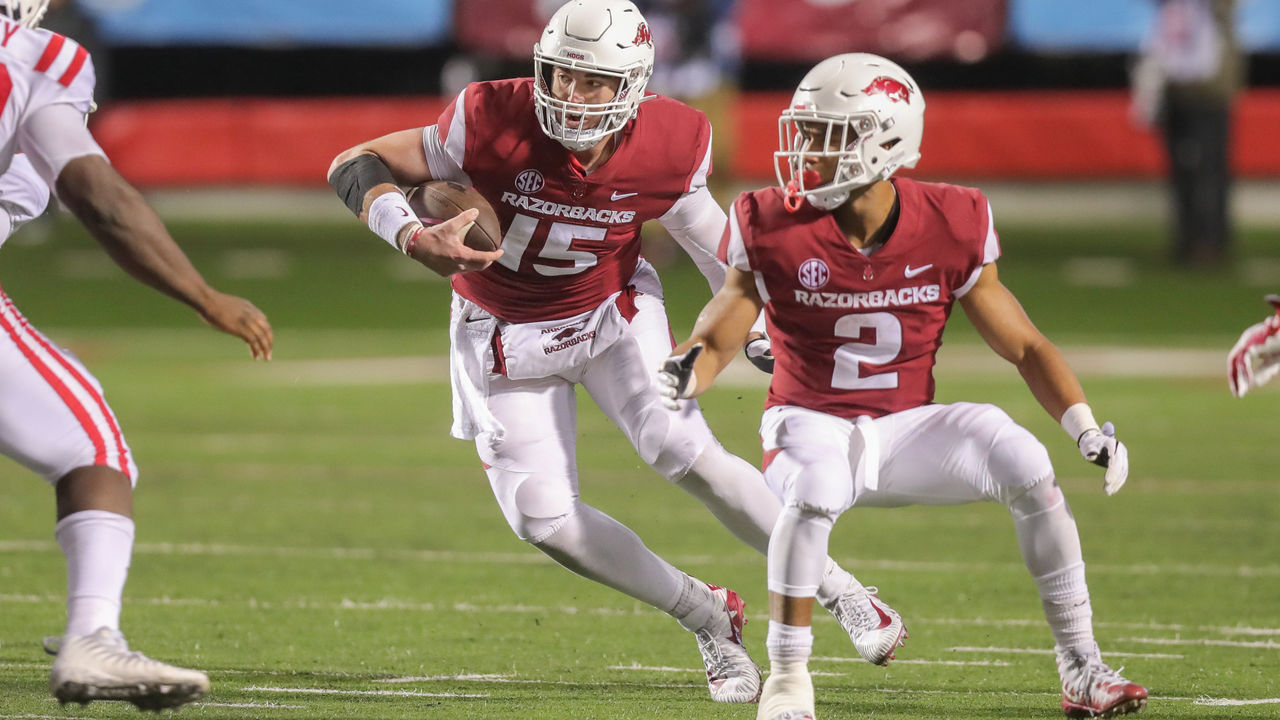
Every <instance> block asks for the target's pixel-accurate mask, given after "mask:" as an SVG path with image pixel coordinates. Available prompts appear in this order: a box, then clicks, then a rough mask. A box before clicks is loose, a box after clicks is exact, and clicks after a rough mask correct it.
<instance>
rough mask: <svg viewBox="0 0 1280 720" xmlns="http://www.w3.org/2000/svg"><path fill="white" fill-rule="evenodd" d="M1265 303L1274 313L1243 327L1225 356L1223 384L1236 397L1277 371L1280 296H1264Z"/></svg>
mask: <svg viewBox="0 0 1280 720" xmlns="http://www.w3.org/2000/svg"><path fill="white" fill-rule="evenodd" d="M1267 302H1269V303H1271V305H1272V307H1274V308H1275V309H1276V314H1275V315H1272V316H1271V317H1269V318H1267V319H1266V320H1263V321H1262V322H1260V323H1258V324H1256V325H1251V326H1250V327H1249V328H1248V329H1247V330H1245V331H1244V333H1243V334H1241V335H1240V339H1239V340H1237V341H1236V344H1235V347H1233V348H1231V352H1230V354H1228V355H1227V384H1228V385H1230V386H1231V393H1232V394H1233V395H1235V396H1236V397H1244V394H1245V393H1247V392H1249V390H1251V389H1253V388H1256V387H1261V386H1263V385H1265V384H1266V383H1267V382H1268V381H1269V380H1271V378H1273V377H1275V376H1276V373H1277V372H1280V295H1268V296H1267Z"/></svg>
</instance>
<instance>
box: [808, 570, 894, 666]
mask: <svg viewBox="0 0 1280 720" xmlns="http://www.w3.org/2000/svg"><path fill="white" fill-rule="evenodd" d="M877 592H879V591H878V590H877V589H876V588H874V587H867V588H863V587H859V586H857V585H853V586H851V587H850V589H849V590H846V591H845V592H843V593H841V594H840V595H839V596H837V597H836V599H835V600H834V601H832V602H831V604H829V605H824V607H826V608H827V610H830V611H831V614H832V615H834V616H835V618H836V621H838V622H839V623H840V627H842V628H844V631H845V632H846V633H848V634H849V639H850V640H852V641H853V647H854V648H855V649H856V650H857V651H858V654H859V655H861V656H862V659H863V660H866V661H867V662H869V663H871V664H872V665H888V664H889V661H890V660H893V655H894V653H895V652H896V651H897V650H898V648H900V647H902V646H903V645H905V644H906V642H907V638H908V637H909V635H908V633H907V626H906V625H905V624H904V623H903V622H902V616H901V615H899V614H898V612H897V611H896V610H894V609H893V608H891V607H889V606H888V605H886V604H885V603H884V601H883V600H881V599H880V598H879V597H878V596H877V595H876V593H877Z"/></svg>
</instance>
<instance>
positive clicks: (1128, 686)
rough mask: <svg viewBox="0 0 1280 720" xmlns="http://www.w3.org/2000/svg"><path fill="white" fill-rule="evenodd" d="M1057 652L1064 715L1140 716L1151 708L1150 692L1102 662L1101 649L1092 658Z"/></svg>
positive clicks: (1088, 716) (1095, 650) (1059, 650)
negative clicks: (1136, 714)
mask: <svg viewBox="0 0 1280 720" xmlns="http://www.w3.org/2000/svg"><path fill="white" fill-rule="evenodd" d="M1056 650H1057V652H1058V675H1059V677H1061V678H1062V711H1063V712H1064V713H1066V714H1067V717H1070V718H1110V717H1115V716H1117V715H1128V714H1129V713H1136V712H1140V711H1141V710H1142V709H1143V708H1145V707H1146V706H1147V689H1146V688H1144V687H1142V686H1141V685H1139V684H1137V683H1134V682H1129V681H1128V680H1126V679H1125V678H1124V677H1123V676H1121V675H1120V673H1119V672H1117V671H1115V670H1112V669H1111V668H1110V667H1108V666H1107V664H1106V663H1104V662H1102V656H1101V655H1100V654H1099V653H1098V648H1097V646H1094V649H1093V652H1092V653H1089V654H1081V653H1079V652H1073V651H1071V650H1065V649H1063V648H1060V647H1059V648H1056Z"/></svg>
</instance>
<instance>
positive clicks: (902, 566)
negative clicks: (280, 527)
mask: <svg viewBox="0 0 1280 720" xmlns="http://www.w3.org/2000/svg"><path fill="white" fill-rule="evenodd" d="M5 552H13V553H21V552H49V553H52V552H61V550H60V549H59V548H58V545H57V543H55V542H53V541H49V540H3V541H0V553H5ZM134 553H135V554H138V555H175V556H223V557H237V556H246V557H281V558H292V557H315V558H332V559H337V560H376V559H383V560H395V561H415V562H433V563H440V562H449V563H461V564H468V565H471V564H480V565H483V564H493V565H545V564H550V563H551V562H552V561H551V560H550V559H548V558H547V557H546V556H544V555H542V554H541V553H537V552H532V551H530V552H470V551H462V550H398V549H394V548H389V549H376V548H349V547H272V546H255V545H232V544H223V543H138V544H136V545H135V546H134ZM756 557H758V556H754V555H749V554H747V553H745V552H744V553H742V554H741V555H740V556H731V557H729V558H728V560H729V561H733V562H739V561H741V562H746V561H747V559H748V558H756ZM670 559H671V561H672V562H673V563H675V564H677V565H680V566H684V565H706V564H708V563H711V562H715V561H719V562H725V561H726V558H725V557H723V556H721V557H718V558H717V557H713V556H710V555H679V556H674V557H672V558H670ZM841 562H842V563H843V564H845V565H847V566H850V567H858V568H862V569H866V570H892V571H900V572H956V573H975V572H991V571H1000V572H1019V573H1021V572H1025V571H1026V570H1025V568H1024V567H1023V566H1022V564H1021V563H986V562H973V563H966V562H949V561H927V560H921V561H914V560H883V559H871V558H869V559H860V558H842V559H841ZM1089 572H1091V573H1108V574H1111V573H1117V574H1127V575H1160V574H1165V575H1195V576H1210V577H1280V565H1236V566H1230V565H1217V564H1214V565H1191V564H1181V563H1178V564H1169V565H1157V564H1154V563H1139V564H1129V565H1116V564H1108V563H1091V564H1090V565H1089Z"/></svg>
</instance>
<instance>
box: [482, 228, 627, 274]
mask: <svg viewBox="0 0 1280 720" xmlns="http://www.w3.org/2000/svg"><path fill="white" fill-rule="evenodd" d="M539 226H541V227H547V226H545V225H542V223H541V221H539V220H538V218H535V217H529V216H528V215H516V216H515V217H514V218H513V219H512V220H511V227H509V228H507V232H506V233H505V234H504V235H503V236H502V250H503V253H502V257H500V258H498V264H499V265H502V266H503V267H505V268H507V269H508V270H511V271H512V272H519V271H520V263H521V262H522V261H523V260H524V256H525V253H526V252H527V251H528V250H529V245H531V244H533V242H534V237H535V236H536V235H538V234H539V232H538V230H539ZM606 233H608V230H607V229H606V228H602V227H591V226H589V225H570V224H569V223H562V222H555V223H551V225H550V227H549V228H547V230H546V237H545V239H544V240H543V242H542V248H541V249H540V250H538V253H537V255H535V256H534V258H533V259H532V260H531V261H530V265H532V266H533V269H534V271H536V272H537V273H538V274H539V275H573V274H576V273H580V272H582V271H583V270H586V269H587V268H589V267H592V266H593V265H595V264H596V256H595V254H594V253H589V252H586V251H584V250H574V249H572V247H571V246H572V244H573V242H574V241H575V240H577V241H579V242H582V241H586V242H604V236H605V234H606Z"/></svg>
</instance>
